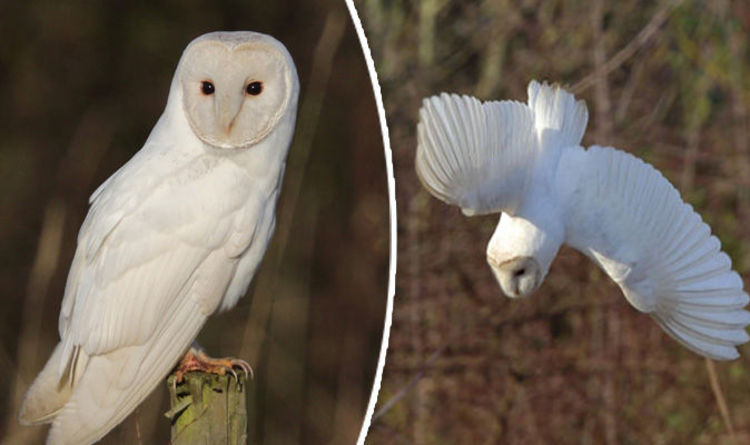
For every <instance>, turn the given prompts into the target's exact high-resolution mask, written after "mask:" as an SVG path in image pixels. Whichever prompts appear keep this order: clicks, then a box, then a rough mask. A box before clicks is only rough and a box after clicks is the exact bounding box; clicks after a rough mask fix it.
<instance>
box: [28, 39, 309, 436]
mask: <svg viewBox="0 0 750 445" xmlns="http://www.w3.org/2000/svg"><path fill="white" fill-rule="evenodd" d="M298 95H299V80H298V78H297V72H296V68H295V66H294V62H293V60H292V58H291V56H290V55H289V52H288V51H287V50H286V48H285V47H284V45H282V44H281V43H280V42H279V41H277V40H276V39H274V38H272V37H270V36H267V35H264V34H259V33H255V32H214V33H210V34H205V35H203V36H201V37H198V38H197V39H195V40H193V41H192V42H191V43H190V44H189V45H188V47H187V48H186V49H185V51H184V52H183V54H182V57H181V58H180V61H179V64H178V66H177V70H176V72H175V75H174V78H173V80H172V85H171V87H170V91H169V98H168V100H167V105H166V109H165V110H164V113H163V114H162V116H161V117H160V118H159V120H158V122H157V123H156V126H154V129H153V130H152V131H151V134H150V135H149V137H148V139H147V141H146V143H145V144H144V146H143V148H141V150H140V151H138V152H137V153H136V154H135V156H133V158H132V159H131V160H130V161H128V162H127V163H126V164H125V165H124V166H123V167H122V168H120V169H119V170H118V171H117V172H116V173H115V174H113V175H112V176H111V177H110V178H109V179H107V180H106V181H105V182H104V183H103V184H102V185H101V186H100V187H99V188H98V189H97V190H96V191H95V192H94V193H93V195H91V198H90V204H91V207H90V209H89V213H88V215H87V216H86V219H85V221H84V223H83V226H82V227H81V230H80V232H79V235H78V245H77V250H76V253H75V257H74V259H73V263H72V265H71V267H70V272H69V274H68V281H67V284H66V287H65V296H64V299H63V302H62V308H61V310H60V320H59V332H60V343H59V344H58V345H57V347H56V348H55V350H54V352H53V353H52V357H51V358H50V359H49V361H48V362H47V364H46V365H45V366H44V369H42V371H41V373H40V374H39V376H38V377H37V378H36V380H35V381H34V383H33V384H32V386H31V387H30V388H29V390H28V392H27V394H26V397H25V400H24V404H23V406H22V408H21V412H20V415H19V418H20V421H21V422H22V423H25V424H33V423H48V422H50V423H52V428H51V430H50V433H49V437H48V440H47V443H49V444H85V443H92V442H95V441H97V440H99V439H100V438H102V437H103V436H104V435H105V434H106V433H107V432H108V431H109V430H111V429H112V428H113V427H114V426H116V425H117V424H118V423H119V422H121V421H122V420H123V419H124V418H125V417H126V416H127V415H128V414H129V413H130V412H131V411H133V410H134V409H135V408H136V407H137V406H138V404H140V403H141V401H142V400H143V399H144V398H145V397H146V396H148V394H149V393H150V392H151V391H152V390H153V389H154V388H155V387H156V386H157V385H158V384H159V382H161V381H162V380H163V379H164V378H165V376H166V375H167V374H168V373H169V372H170V370H171V369H172V368H173V367H174V366H175V364H176V363H177V362H178V360H179V359H180V357H181V356H182V355H183V354H185V352H186V350H187V349H188V348H189V346H190V344H191V343H192V342H193V340H194V339H195V337H196V336H197V335H198V332H199V331H200V329H201V327H202V326H203V324H204V323H205V322H206V319H207V318H208V317H209V316H210V315H211V314H213V313H216V312H219V311H223V310H226V309H229V308H231V307H233V306H234V305H235V304H236V303H237V300H238V299H239V298H240V297H241V296H242V295H243V294H244V293H245V291H246V290H247V287H248V284H249V283H250V280H251V279H252V277H253V275H254V274H255V271H256V270H257V268H258V265H259V263H260V261H261V259H262V257H263V254H264V252H265V250H266V247H267V246H268V243H269V240H270V238H271V235H272V234H273V231H274V225H275V208H276V201H277V198H278V196H279V189H280V187H281V182H282V177H283V174H284V166H285V164H286V156H287V152H288V150H289V145H290V143H291V140H292V135H293V133H294V126H295V119H296V112H297V99H298Z"/></svg>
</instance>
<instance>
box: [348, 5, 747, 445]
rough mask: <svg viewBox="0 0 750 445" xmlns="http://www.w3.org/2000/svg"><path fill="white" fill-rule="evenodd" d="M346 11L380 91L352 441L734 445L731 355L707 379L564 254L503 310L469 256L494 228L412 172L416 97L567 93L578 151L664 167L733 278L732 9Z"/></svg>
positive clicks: (740, 179)
mask: <svg viewBox="0 0 750 445" xmlns="http://www.w3.org/2000/svg"><path fill="white" fill-rule="evenodd" d="M357 5H358V8H359V10H360V14H361V15H362V17H363V20H364V25H365V30H366V32H367V34H368V36H369V39H370V45H371V47H372V48H373V53H374V54H373V56H374V58H375V62H376V65H377V67H378V71H379V75H380V80H381V83H382V86H383V92H384V95H385V96H384V100H385V105H386V113H387V115H388V118H389V127H390V131H391V141H392V144H393V149H394V165H395V173H396V183H397V190H396V194H397V204H398V212H399V213H398V215H399V222H398V224H399V227H398V230H399V252H398V255H399V256H398V258H399V264H398V271H397V288H396V302H395V309H394V316H393V320H394V323H393V329H392V333H391V343H390V348H389V351H388V360H387V363H386V370H385V374H384V380H383V388H382V390H381V393H380V397H379V404H378V407H377V408H376V411H378V412H379V417H378V418H377V419H375V420H374V422H373V426H372V429H371V432H370V435H369V436H368V443H372V444H380V443H395V444H401V443H403V444H417V445H419V444H432V443H435V444H440V443H446V444H447V443H488V444H489V443H730V441H731V434H732V433H730V430H729V429H728V425H729V424H731V425H732V428H733V431H734V433H733V434H734V435H735V436H736V437H735V439H736V442H737V443H743V442H744V441H747V440H748V439H750V422H749V421H748V419H750V404H748V403H747V402H748V400H750V385H748V384H747V381H748V377H749V376H750V374H749V372H748V371H749V370H750V361H749V360H750V359H748V358H747V354H748V353H750V350H748V347H744V348H742V351H741V353H742V354H743V356H742V357H741V358H740V359H739V360H737V361H734V362H731V363H717V364H716V366H715V368H716V369H715V375H716V377H715V379H713V382H712V381H711V379H709V372H707V369H706V365H705V363H704V360H703V359H702V358H701V357H699V356H697V355H695V354H693V353H692V352H690V351H688V350H686V349H684V348H683V347H681V346H680V345H678V344H677V343H676V342H674V341H673V340H671V339H670V338H669V337H667V336H666V335H665V334H664V333H663V332H661V331H660V329H659V328H658V327H657V326H656V324H655V323H653V321H652V320H651V319H650V318H649V317H648V316H647V315H644V314H640V313H638V312H637V311H635V310H634V309H633V308H631V307H630V306H629V305H628V303H627V302H626V301H625V299H624V298H622V296H621V294H620V291H619V289H618V288H617V287H616V286H615V285H614V284H613V283H611V282H610V281H609V280H608V279H607V278H606V276H605V275H604V274H603V273H602V272H600V271H599V270H598V269H596V267H595V266H594V265H593V264H592V263H591V262H590V261H588V260H586V259H585V258H584V257H583V256H582V255H580V254H578V253H576V252H574V251H572V250H570V249H563V250H562V251H561V252H560V254H559V256H558V258H557V260H556V261H555V263H554V264H553V266H552V270H551V271H550V273H549V275H548V278H547V280H546V282H545V284H544V285H543V287H542V289H541V290H540V291H539V292H538V293H537V294H536V295H534V296H533V297H532V298H529V299H526V300H522V301H510V300H507V299H505V298H504V297H502V296H501V294H500V291H499V289H498V288H497V285H496V284H495V282H494V279H493V277H492V276H491V273H490V271H489V269H488V268H487V266H486V264H485V260H484V247H485V246H486V243H487V241H488V240H489V237H490V234H491V232H492V230H493V228H494V225H495V224H496V222H497V221H496V218H495V217H477V218H471V219H467V218H465V217H463V216H462V215H461V214H460V212H459V211H458V209H456V208H450V207H448V206H446V205H444V204H442V203H441V202H438V201H437V200H435V199H433V198H431V197H430V196H428V194H427V193H426V192H425V191H424V190H423V189H422V187H421V186H420V185H419V182H418V180H417V178H416V175H415V174H414V163H413V158H414V151H415V124H416V117H417V110H418V108H419V106H420V102H421V99H422V98H423V97H425V96H428V95H431V94H435V93H438V92H440V91H452V92H458V93H466V94H473V95H477V96H479V97H481V98H483V99H498V98H510V99H517V100H522V101H525V99H526V94H525V86H526V84H527V83H528V81H529V80H530V79H532V78H537V79H546V80H550V81H555V82H559V83H562V84H564V85H568V86H573V88H574V89H576V91H577V93H578V95H579V96H580V97H581V98H583V99H585V100H586V101H587V103H588V105H589V110H590V115H591V119H590V123H589V129H588V132H587V136H586V137H585V138H584V144H586V145H589V144H592V143H594V142H596V143H599V144H608V145H613V146H615V147H618V148H621V149H624V150H627V151H630V152H631V153H633V154H635V155H637V156H640V157H643V158H645V159H646V160H647V161H649V162H651V163H652V164H654V165H655V166H656V167H657V168H658V169H660V170H661V171H662V172H664V174H665V175H666V176H667V177H668V178H669V179H670V180H671V181H672V182H673V183H674V184H675V185H676V186H677V187H678V188H679V189H680V190H681V191H682V193H683V197H684V198H685V199H686V200H687V201H689V202H690V203H691V204H693V206H694V207H695V208H696V209H697V210H698V211H699V212H700V213H701V214H702V215H703V217H704V219H705V220H706V221H707V222H708V223H709V224H710V225H711V226H712V228H713V230H714V233H716V234H717V235H718V237H719V238H720V239H721V241H722V243H723V246H724V249H725V250H726V251H727V252H728V253H729V255H730V256H731V257H732V259H733V261H734V265H735V268H736V269H737V270H738V271H739V272H740V273H741V274H742V275H743V276H744V277H749V276H750V257H749V255H750V248H748V247H747V246H748V245H749V243H750V225H749V224H747V223H746V221H747V220H748V217H750V214H749V213H748V212H749V211H750V197H749V196H748V190H750V151H749V150H748V140H747V135H748V132H747V128H748V124H750V122H749V120H748V112H747V110H748V106H750V82H749V81H748V79H750V76H748V70H750V48H748V43H747V42H748V41H750V7H748V4H747V3H746V2H742V1H719V2H711V3H709V2H698V1H692V0H686V1H684V2H646V1H638V0H630V1H621V2H605V1H597V2H575V1H568V0H553V1H539V0H522V1H510V0H498V1H484V2H473V1H468V0H465V1H446V0H425V1H421V2H407V1H404V0H393V1H384V0H360V1H358V2H357ZM710 369H711V368H709V371H710ZM717 384H718V385H717ZM712 386H716V387H717V388H718V387H720V388H721V390H723V402H722V397H718V398H717V397H716V396H715V395H714V391H713V390H712ZM717 394H722V393H720V392H719V391H717ZM717 400H718V402H717ZM720 404H724V405H725V406H726V409H720V408H719V406H720ZM722 411H723V412H725V416H722ZM722 417H724V419H723V418H722Z"/></svg>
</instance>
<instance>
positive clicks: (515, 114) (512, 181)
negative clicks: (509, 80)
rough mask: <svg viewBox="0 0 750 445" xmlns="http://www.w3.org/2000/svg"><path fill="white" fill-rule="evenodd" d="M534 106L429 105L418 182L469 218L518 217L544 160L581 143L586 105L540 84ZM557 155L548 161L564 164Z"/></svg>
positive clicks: (423, 115) (445, 98)
mask: <svg viewBox="0 0 750 445" xmlns="http://www.w3.org/2000/svg"><path fill="white" fill-rule="evenodd" d="M528 94H529V102H528V105H526V104H522V103H519V102H514V101H502V102H485V103H482V102H480V101H479V100H477V99H475V98H473V97H469V96H458V95H455V94H445V93H443V94H441V95H439V96H433V97H430V98H427V99H425V100H424V102H423V104H422V108H421V110H420V112H419V124H418V125H417V140H418V145H417V158H416V169H417V175H418V176H419V178H420V180H421V181H422V184H423V185H424V187H425V188H426V189H427V190H428V191H429V192H430V193H432V194H433V195H434V196H435V197H436V198H438V199H441V200H443V201H445V202H447V203H448V204H453V205H457V206H459V207H461V209H462V210H463V212H464V214H466V215H475V214H484V213H497V212H501V211H502V212H507V213H511V214H512V213H514V211H515V209H517V208H518V207H519V205H520V203H521V201H522V199H523V196H524V195H525V193H526V191H527V188H528V183H529V181H530V180H531V177H532V175H533V171H534V168H535V166H536V164H537V161H538V159H539V158H540V157H545V156H544V155H545V154H549V152H550V151H553V150H554V151H556V152H557V150H559V149H560V148H562V147H566V146H574V145H577V144H578V143H580V141H581V138H582V137H583V132H584V130H585V128H586V122H587V120H588V112H587V110H586V106H585V105H584V104H583V102H580V101H579V102H576V101H575V98H574V97H573V96H572V95H571V94H569V93H567V92H565V91H564V90H562V89H560V88H559V87H552V86H550V85H547V84H539V83H537V82H536V81H532V82H531V83H530V84H529V87H528ZM557 154H559V153H554V154H553V156H547V157H546V158H547V159H557Z"/></svg>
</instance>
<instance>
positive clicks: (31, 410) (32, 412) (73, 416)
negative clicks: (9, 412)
mask: <svg viewBox="0 0 750 445" xmlns="http://www.w3.org/2000/svg"><path fill="white" fill-rule="evenodd" d="M167 319H168V320H169V321H168V322H167V323H165V324H164V325H163V326H162V327H161V328H160V329H159V330H158V331H156V332H154V335H152V336H151V338H150V339H149V340H148V341H147V342H146V343H144V344H141V345H135V346H128V347H123V348H119V349H116V350H114V351H111V352H108V353H106V354H101V355H95V356H90V357H86V356H85V354H84V355H81V354H83V353H82V352H79V353H78V354H79V355H78V357H77V360H74V361H77V364H76V366H80V365H81V364H83V365H84V366H81V367H80V369H81V371H80V373H79V375H76V374H73V375H74V376H75V378H74V379H72V380H71V379H65V378H64V377H63V379H62V381H61V379H60V377H59V374H58V371H59V365H60V363H59V361H60V360H61V357H62V348H61V347H60V345H58V346H57V348H55V352H54V353H53V354H52V357H51V358H50V360H49V362H47V364H46V365H45V367H44V369H43V370H42V372H41V373H40V375H39V377H37V379H36V381H35V382H34V384H33V385H32V386H31V388H30V389H29V391H28V393H27V395H26V400H25V401H24V405H23V407H22V408H21V413H20V415H19V418H20V421H21V423H24V424H32V423H46V422H52V429H51V430H50V433H49V437H48V438H47V444H48V445H63V444H84V445H85V444H91V443H94V442H96V441H98V440H99V439H101V438H102V437H104V435H105V434H107V433H108V432H109V431H110V430H111V429H112V428H114V427H115V426H117V425H118V424H119V423H120V422H122V421H123V420H124V419H125V417H127V416H128V415H129V414H130V413H131V412H132V411H133V410H134V409H135V408H136V407H137V406H138V405H139V404H140V403H141V402H142V401H143V400H144V399H145V398H146V397H147V396H148V395H149V394H150V393H151V392H152V391H153V390H154V389H155V388H156V387H157V386H158V385H159V383H160V382H162V381H163V379H164V378H165V377H166V376H167V374H168V373H169V371H170V370H171V369H172V368H173V367H174V365H175V364H176V363H177V361H178V360H179V359H180V357H181V356H182V354H184V353H185V351H186V350H187V348H188V347H189V346H190V344H191V342H192V341H193V339H194V338H195V337H196V336H197V335H198V331H200V329H201V327H202V326H203V324H204V323H205V321H206V316H205V315H204V314H203V313H202V311H201V310H200V308H198V306H197V305H195V303H194V302H193V301H192V299H190V298H185V299H183V301H182V302H180V303H179V306H178V307H177V308H176V310H175V311H174V313H173V316H172V317H167ZM66 374H67V372H66ZM64 375H65V374H64ZM68 375H69V374H68Z"/></svg>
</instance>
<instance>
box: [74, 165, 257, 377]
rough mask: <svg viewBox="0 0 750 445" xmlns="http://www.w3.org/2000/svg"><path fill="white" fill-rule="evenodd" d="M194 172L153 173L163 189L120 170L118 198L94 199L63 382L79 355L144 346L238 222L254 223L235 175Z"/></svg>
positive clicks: (221, 169)
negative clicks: (71, 361) (69, 364)
mask: <svg viewBox="0 0 750 445" xmlns="http://www.w3.org/2000/svg"><path fill="white" fill-rule="evenodd" d="M134 159H135V158H134ZM190 165H191V167H185V166H180V165H177V166H173V168H174V169H175V171H174V172H173V173H172V174H164V172H161V173H159V174H162V175H164V176H165V177H168V178H169V179H168V180H164V181H160V182H156V181H149V180H148V178H144V177H143V176H142V174H143V172H142V171H141V170H140V169H139V168H133V169H131V170H128V169H124V170H121V171H119V172H118V177H117V179H116V180H114V181H108V183H107V185H108V187H114V189H111V188H105V189H103V190H98V191H97V192H96V193H95V200H94V203H93V205H92V209H91V211H90V213H89V216H88V217H87V220H86V221H87V222H86V224H84V225H83V227H82V229H81V232H80V234H79V248H78V251H77V252H76V257H75V259H74V262H73V266H72V267H71V272H70V275H69V279H68V283H67V286H66V295H65V299H64V302H63V308H62V310H61V313H60V319H61V321H60V329H61V332H60V336H61V339H62V340H61V341H62V344H63V351H64V352H63V357H64V360H62V362H61V365H60V366H61V369H60V372H61V373H62V372H63V371H64V366H66V364H67V361H66V359H67V360H68V361H69V359H70V357H72V354H73V351H74V350H75V348H77V347H82V348H83V349H84V350H85V351H86V353H87V354H89V355H97V354H103V353H107V352H109V351H112V350H114V349H116V348H122V347H127V346H132V345H137V344H142V343H144V342H145V341H147V340H148V338H150V337H151V336H152V335H154V332H155V330H156V329H157V327H158V325H159V323H160V321H161V320H162V315H163V314H164V312H165V311H166V309H167V308H168V307H170V306H171V305H172V304H173V303H174V300H175V299H176V298H178V297H179V296H180V295H182V294H183V293H184V290H185V286H186V285H187V284H188V283H189V282H190V280H191V277H192V276H193V274H194V272H195V271H196V270H197V269H198V268H199V267H200V265H201V264H203V262H204V261H205V260H206V258H207V257H208V256H209V255H210V254H211V253H212V252H214V251H215V250H217V249H222V248H223V247H224V245H225V244H226V243H227V242H228V240H229V238H230V237H231V234H233V233H234V230H233V228H234V225H235V222H236V220H238V219H242V221H243V223H245V224H247V223H248V222H250V223H252V222H253V221H254V220H256V219H257V218H254V217H253V215H248V213H253V212H254V211H256V210H255V209H256V208H257V207H258V206H255V205H253V201H252V197H251V198H248V194H247V193H248V190H251V189H252V187H251V182H250V181H251V180H250V178H249V177H248V176H247V174H246V173H245V172H244V171H243V170H242V169H241V168H239V167H238V166H237V165H235V164H233V163H232V162H229V161H226V160H224V159H222V158H216V157H212V158H207V159H205V160H201V159H199V160H195V159H193V160H191V162H190ZM136 167H138V166H137V165H136ZM144 183H146V184H151V185H152V186H153V188H151V189H148V190H144V189H142V188H141V186H140V185H141V184H144ZM209 194H210V195H209ZM216 196H220V197H221V199H216ZM136 201H138V202H137V203H136ZM126 203H130V204H126ZM113 215H116V216H113ZM115 219H116V221H114V220H115ZM106 230H109V232H107V233H106V234H102V233H101V232H102V231H106ZM244 230H245V231H246V232H247V231H248V230H249V233H252V229H244ZM250 238H251V237H250V236H246V237H244V238H243V241H244V242H247V243H249V242H250ZM235 250H238V251H241V250H242V249H240V247H237V248H236V249H235ZM229 267H230V269H231V267H233V266H229ZM213 297H214V298H219V299H220V298H221V295H219V296H218V297H216V296H213ZM212 303H215V302H213V301H212ZM203 307H206V308H207V309H206V310H208V311H209V313H210V311H212V310H213V309H214V308H215V306H214V307H211V304H205V305H203ZM205 315H208V314H205Z"/></svg>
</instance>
